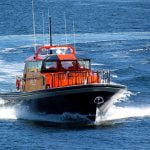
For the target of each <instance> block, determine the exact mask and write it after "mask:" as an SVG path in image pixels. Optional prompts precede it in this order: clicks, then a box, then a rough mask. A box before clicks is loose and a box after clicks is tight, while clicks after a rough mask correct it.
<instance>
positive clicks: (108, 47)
mask: <svg viewBox="0 0 150 150" xmlns="http://www.w3.org/2000/svg"><path fill="white" fill-rule="evenodd" d="M31 4H32V1H31V0H19V1H18V0H1V1H0V92H9V91H15V76H16V75H17V74H21V73H22V70H23V66H24V60H25V59H26V58H27V57H28V56H30V55H32V54H33V52H34V49H33V42H34V40H33V36H32V34H33V28H32V5H31ZM34 9H35V24H36V34H38V35H37V44H43V43H44V44H46V43H48V41H47V37H48V35H47V34H45V36H44V38H43V35H42V33H43V26H42V25H43V18H44V22H45V23H44V26H45V27H44V32H45V33H48V19H47V18H48V11H49V13H50V15H51V16H52V21H53V22H52V24H53V33H54V36H53V42H54V44H64V43H65V35H64V33H65V29H64V27H65V25H64V16H65V15H66V22H67V37H68V43H70V44H73V43H74V37H73V20H74V26H75V32H76V35H75V37H76V38H75V41H76V43H75V46H76V49H77V55H78V56H80V57H86V58H91V59H92V67H93V69H96V70H101V69H110V70H111V73H112V74H111V78H112V81H113V82H118V83H121V84H124V85H126V86H127V87H128V91H126V93H124V94H122V96H124V98H122V101H121V102H119V103H116V104H115V105H113V107H112V108H111V109H110V110H109V112H108V114H107V116H106V118H107V119H106V121H105V123H102V124H101V125H93V124H92V125H89V124H86V123H84V124H82V125H81V124H78V123H72V124H71V125H70V124H69V125H68V124H60V123H58V124H55V125H54V124H51V123H50V122H49V120H51V119H52V118H55V117H54V116H53V117H52V116H48V115H40V114H30V113H29V112H27V110H26V108H22V107H21V106H20V107H21V109H17V108H18V106H16V107H13V108H11V107H10V108H5V107H2V105H1V106H0V149H23V150H26V149H35V150H37V149H39V150H41V149H42V150H43V149H58V150H60V149H64V150H78V149H85V150H96V149H97V150H107V149H108V150H110V149H116V150H121V149H122V150H123V149H132V150H134V149H143V150H146V149H147V150H148V149H149V148H150V128H149V127H150V90H149V88H150V1H149V0H35V1H34ZM43 14H44V17H42V16H43ZM2 102H3V100H2V99H0V103H2ZM73 117H75V116H73ZM37 120H38V121H37ZM108 120H111V121H108Z"/></svg>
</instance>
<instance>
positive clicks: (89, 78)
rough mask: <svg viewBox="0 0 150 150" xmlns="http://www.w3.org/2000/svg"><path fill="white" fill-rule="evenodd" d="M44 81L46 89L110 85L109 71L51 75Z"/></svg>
mask: <svg viewBox="0 0 150 150" xmlns="http://www.w3.org/2000/svg"><path fill="white" fill-rule="evenodd" d="M46 78H47V79H48V80H47V81H46V87H47V88H55V87H64V86H71V85H85V84H92V83H103V84H109V83H110V72H109V71H100V72H98V71H97V72H95V71H75V72H65V73H53V74H51V75H50V76H49V78H48V77H46Z"/></svg>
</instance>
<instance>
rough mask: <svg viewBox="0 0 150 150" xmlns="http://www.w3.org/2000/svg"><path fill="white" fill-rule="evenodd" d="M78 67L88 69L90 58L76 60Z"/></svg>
mask: <svg viewBox="0 0 150 150" xmlns="http://www.w3.org/2000/svg"><path fill="white" fill-rule="evenodd" d="M78 68H79V70H82V69H90V59H83V60H78Z"/></svg>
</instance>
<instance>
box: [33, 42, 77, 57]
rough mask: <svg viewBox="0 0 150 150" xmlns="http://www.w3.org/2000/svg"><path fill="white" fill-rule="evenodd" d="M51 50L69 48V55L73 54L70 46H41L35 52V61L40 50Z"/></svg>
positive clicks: (73, 50) (73, 51)
mask: <svg viewBox="0 0 150 150" xmlns="http://www.w3.org/2000/svg"><path fill="white" fill-rule="evenodd" d="M53 48H69V49H70V54H75V49H74V48H73V47H72V46H71V45H61V46H60V45H55V46H54V45H53V46H51V45H45V46H41V47H39V48H38V49H37V51H36V53H35V59H38V55H39V53H40V51H41V50H42V49H44V50H49V49H51V50H53Z"/></svg>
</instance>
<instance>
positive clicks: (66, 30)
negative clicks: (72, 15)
mask: <svg viewBox="0 0 150 150" xmlns="http://www.w3.org/2000/svg"><path fill="white" fill-rule="evenodd" d="M64 21H65V38H66V44H68V39H67V21H66V13H64Z"/></svg>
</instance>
